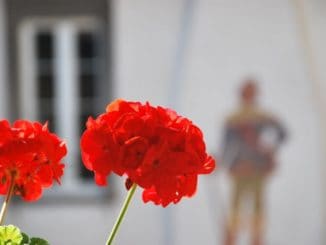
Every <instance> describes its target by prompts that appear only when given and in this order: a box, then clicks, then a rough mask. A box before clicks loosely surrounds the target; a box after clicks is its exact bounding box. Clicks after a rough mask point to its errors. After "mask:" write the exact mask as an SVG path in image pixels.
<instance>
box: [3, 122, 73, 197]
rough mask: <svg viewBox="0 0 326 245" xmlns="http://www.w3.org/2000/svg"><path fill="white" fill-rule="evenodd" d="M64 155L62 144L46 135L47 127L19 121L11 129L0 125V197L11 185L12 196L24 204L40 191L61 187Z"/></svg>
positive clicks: (55, 137) (48, 133)
mask: <svg viewBox="0 0 326 245" xmlns="http://www.w3.org/2000/svg"><path fill="white" fill-rule="evenodd" d="M66 154H67V149H66V146H65V144H64V143H63V142H62V140H60V139H59V138H58V137H57V136H56V135H55V134H52V133H50V132H49V130H48V128H47V124H45V125H41V124H40V123H38V122H34V123H32V122H29V121H24V120H18V121H16V122H14V124H13V126H12V127H10V124H9V123H8V121H6V120H3V121H0V194H3V195H4V194H7V192H8V191H9V190H8V189H9V186H10V184H11V182H12V181H14V194H16V195H21V196H22V197H23V199H24V200H26V201H34V200H37V199H39V198H40V197H41V195H42V187H50V186H52V183H53V179H54V180H56V181H57V182H58V183H60V177H61V176H62V174H63V168H64V164H63V163H61V159H62V158H63V157H64V156H65V155H66Z"/></svg>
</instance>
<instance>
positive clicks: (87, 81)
mask: <svg viewBox="0 0 326 245" xmlns="http://www.w3.org/2000/svg"><path fill="white" fill-rule="evenodd" d="M94 85H95V76H94V75H87V74H82V75H81V76H80V96H81V97H82V98H83V97H94V96H95V94H94V92H95V91H94V90H95V88H94Z"/></svg>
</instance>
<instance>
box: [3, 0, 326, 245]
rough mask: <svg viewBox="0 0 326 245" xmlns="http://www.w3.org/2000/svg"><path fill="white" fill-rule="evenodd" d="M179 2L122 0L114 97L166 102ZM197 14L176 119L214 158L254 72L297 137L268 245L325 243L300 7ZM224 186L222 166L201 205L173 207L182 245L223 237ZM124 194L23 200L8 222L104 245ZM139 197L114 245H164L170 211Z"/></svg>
mask: <svg viewBox="0 0 326 245" xmlns="http://www.w3.org/2000/svg"><path fill="white" fill-rule="evenodd" d="M183 3H184V1H181V0H178V1H176V0H166V1H151V0H137V1H134V0H115V1H114V7H113V11H112V12H113V14H114V16H115V21H114V24H115V26H114V30H115V33H114V35H113V36H114V41H115V46H114V54H115V57H114V59H115V60H114V61H115V92H116V95H117V97H123V98H126V99H131V100H143V101H145V100H149V101H151V102H152V103H153V104H163V105H167V104H169V103H170V102H169V101H168V98H169V96H170V94H171V91H170V89H171V86H170V83H171V79H172V77H173V74H172V70H173V67H172V65H173V64H174V62H175V53H176V47H177V46H178V35H179V30H180V21H181V15H182V6H183ZM309 4H310V5H309V6H310V7H309V9H310V12H308V13H309V16H312V15H313V14H316V15H315V16H314V17H313V18H310V19H309V25H310V26H311V27H313V28H312V30H313V31H314V33H315V34H314V35H315V36H314V47H315V52H316V53H318V66H319V70H320V71H322V70H324V69H322V68H323V67H324V66H325V57H326V55H325V54H326V53H325V52H326V48H324V43H325V42H323V41H321V40H326V39H325V35H326V34H325V32H326V31H325V21H326V15H325V12H326V7H325V3H324V2H323V1H317V0H315V1H310V2H309ZM195 7H196V8H195V12H194V14H193V19H192V22H191V29H190V30H189V33H188V34H189V40H188V43H187V46H186V49H185V50H186V53H185V60H184V63H183V64H184V66H183V67H181V68H182V69H181V70H180V77H181V80H180V81H179V82H180V88H181V89H180V90H179V91H178V93H179V97H178V103H177V106H178V111H179V112H180V113H181V114H183V115H185V116H188V117H190V118H191V119H193V121H194V122H195V123H197V124H198V125H199V126H200V127H201V128H202V129H203V131H204V134H205V136H206V139H207V144H208V149H209V151H211V152H212V153H215V152H218V151H219V148H218V147H219V141H220V139H221V133H222V127H223V122H224V120H225V117H226V115H227V114H228V113H229V112H230V111H231V110H232V109H233V108H234V107H235V106H236V102H237V101H236V89H237V87H238V86H239V84H240V82H241V79H242V78H243V77H244V76H247V75H254V76H256V77H257V78H258V79H259V80H260V81H261V92H262V96H261V104H262V105H264V106H265V107H267V108H268V109H269V110H270V111H272V112H275V113H276V114H277V115H278V116H279V117H280V118H281V119H282V121H283V122H284V123H285V125H286V127H287V128H288V130H289V139H288V142H287V143H286V145H285V146H284V148H283V149H282V151H281V152H280V153H281V154H280V159H279V162H280V166H279V168H278V171H277V173H276V175H275V177H274V178H273V179H272V180H271V183H270V185H269V192H268V194H269V195H268V233H267V241H268V243H267V244H272V245H275V244H276V245H283V244H284V245H285V244H296V245H305V244H316V245H318V244H322V242H321V234H322V226H321V225H322V218H321V213H322V206H321V205H322V198H321V193H322V191H324V190H322V185H321V174H320V171H321V164H322V162H321V159H322V149H321V148H320V142H321V140H322V139H321V136H320V128H319V127H320V124H319V114H318V113H319V112H318V110H317V109H316V103H315V95H314V91H313V86H312V81H310V80H309V76H308V70H307V69H308V68H307V66H306V63H305V61H304V52H303V47H302V42H301V39H300V38H301V37H300V34H299V26H298V24H297V18H296V12H295V10H294V8H293V5H292V1H284V0H273V1H268V0H263V1H262V0H249V1H242V0H198V1H195ZM0 17H1V16H0ZM316 33H318V34H316ZM323 38H324V39H323ZM0 51H1V50H0ZM0 71H1V70H0ZM321 77H322V81H323V82H322V84H321V86H324V87H323V88H326V83H325V78H326V74H322V75H321ZM228 184H229V183H228V180H227V178H226V176H225V173H224V171H223V170H220V173H218V174H215V175H213V176H211V177H204V176H203V177H202V178H200V183H199V188H198V193H197V195H196V196H195V197H194V198H192V199H191V200H184V201H183V202H181V203H180V204H179V205H178V206H175V207H172V208H170V209H169V213H168V214H172V215H173V216H174V218H173V220H174V224H173V226H172V227H173V228H174V229H175V230H174V232H173V233H174V234H175V238H174V240H175V244H178V245H183V244H207V245H213V244H216V242H217V241H219V242H220V241H221V235H222V232H223V231H222V228H223V227H222V226H221V223H222V221H223V220H222V218H223V216H224V215H225V214H226V212H227V208H226V206H227V203H228V201H227V200H228V189H229V185H228ZM118 185H120V186H122V185H123V184H122V181H118V183H117V186H118ZM122 194H123V191H121V194H120V195H119V196H118V197H117V199H116V201H115V202H114V204H113V205H108V208H105V206H103V205H89V204H84V205H80V206H78V207H75V206H69V205H66V206H55V205H52V206H44V207H43V206H39V205H37V204H24V207H26V208H22V207H21V206H19V208H17V209H15V210H14V209H12V210H11V211H10V214H9V217H8V220H10V221H11V222H12V223H15V224H19V225H20V226H21V227H26V228H25V230H26V231H29V232H30V233H32V234H35V235H43V236H45V237H48V238H49V240H50V241H52V244H55V245H56V244H60V245H65V244H67V245H68V244H69V245H70V244H79V243H80V244H103V241H104V240H105V234H106V232H107V231H108V230H109V229H110V227H111V225H112V223H113V219H114V217H115V215H116V213H117V210H118V206H119V204H120V202H121V201H122ZM139 194H140V193H139V192H138V196H137V197H136V198H135V200H134V202H133V205H132V207H131V208H130V210H129V212H128V219H127V220H126V222H124V223H123V226H122V230H121V233H120V235H119V238H118V241H117V244H158V245H160V244H161V245H163V244H166V243H165V241H167V240H166V239H164V237H163V234H164V227H165V226H164V222H165V221H164V219H163V218H162V217H163V211H162V209H161V208H160V207H155V206H153V205H149V204H148V205H144V204H142V203H141V201H140V196H139ZM31 220H32V221H31ZM100 224H103V227H99V225H100ZM67 230H69V233H68V232H67ZM59 234H69V235H60V236H59ZM61 239H62V240H63V241H62V240H61ZM216 240H217V241H216ZM243 241H245V239H243ZM219 244H221V243H219Z"/></svg>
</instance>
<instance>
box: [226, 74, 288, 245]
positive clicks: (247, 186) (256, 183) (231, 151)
mask: <svg viewBox="0 0 326 245" xmlns="http://www.w3.org/2000/svg"><path fill="white" fill-rule="evenodd" d="M257 93H258V90H257V84H256V82H255V81H254V80H252V79H250V80H246V81H245V83H244V84H243V85H242V87H241V89H240V101H241V105H240V107H239V109H238V110H237V111H236V112H235V113H233V114H231V115H230V116H229V118H228V119H227V123H226V129H225V136H224V144H223V155H222V161H223V163H224V164H226V166H227V167H228V169H229V173H230V176H231V179H232V182H233V189H232V195H231V198H232V199H231V205H232V206H231V212H230V215H229V217H228V220H227V227H226V236H225V245H233V244H235V242H236V237H237V234H238V231H239V227H240V221H241V220H240V216H241V212H240V208H241V207H240V206H241V205H242V204H243V203H244V201H246V200H249V201H251V203H252V204H253V214H252V216H250V217H251V219H250V221H251V222H252V223H251V225H252V226H251V227H252V229H251V239H252V244H253V245H262V244H263V232H264V189H265V184H266V180H267V178H268V176H269V175H270V174H271V173H272V171H273V170H274V168H275V153H276V152H277V149H278V147H279V145H280V144H281V142H282V141H283V140H284V139H285V130H284V129H283V127H282V125H281V124H280V123H279V122H278V121H277V120H276V119H275V118H274V117H273V116H272V115H270V114H268V113H266V112H264V111H263V110H261V109H260V108H259V107H258V105H257V101H256V97H257Z"/></svg>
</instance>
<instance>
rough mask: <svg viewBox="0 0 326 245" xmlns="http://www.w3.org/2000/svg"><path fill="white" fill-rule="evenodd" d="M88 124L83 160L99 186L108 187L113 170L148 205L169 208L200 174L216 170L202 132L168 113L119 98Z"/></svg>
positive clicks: (192, 187)
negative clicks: (140, 192)
mask: <svg viewBox="0 0 326 245" xmlns="http://www.w3.org/2000/svg"><path fill="white" fill-rule="evenodd" d="M86 126H87V129H86V130H85V132H84V133H83V135H82V138H81V149H82V159H83V162H84V164H85V166H86V168H88V169H89V170H91V171H94V173H95V181H96V183H97V184H98V185H106V177H107V176H108V175H109V174H110V173H111V172H114V173H116V174H118V175H120V176H121V175H126V176H127V182H126V186H127V187H130V186H131V184H132V183H136V184H137V185H139V186H140V187H142V188H143V189H144V191H143V200H144V202H148V201H153V202H154V203H155V204H157V205H162V206H167V205H168V204H170V203H171V202H173V203H177V202H179V201H180V199H181V198H182V197H184V196H188V197H190V196H192V195H193V194H194V193H195V191H196V187H197V177H198V175H199V174H208V173H210V172H212V171H213V170H214V167H215V161H214V159H213V158H212V157H211V156H209V155H207V153H206V149H205V143H204V141H203V135H202V132H201V131H200V129H199V128H198V127H196V126H195V125H194V124H193V123H192V122H191V121H190V120H188V119H187V118H184V117H181V116H179V115H178V114H177V113H176V112H174V111H172V110H170V109H166V108H163V107H153V106H151V105H150V104H149V103H146V104H141V103H139V102H128V101H124V100H116V101H114V102H113V103H111V104H109V105H108V107H107V110H106V113H103V114H101V115H100V116H99V117H97V118H96V119H93V118H89V119H88V121H87V124H86Z"/></svg>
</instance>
